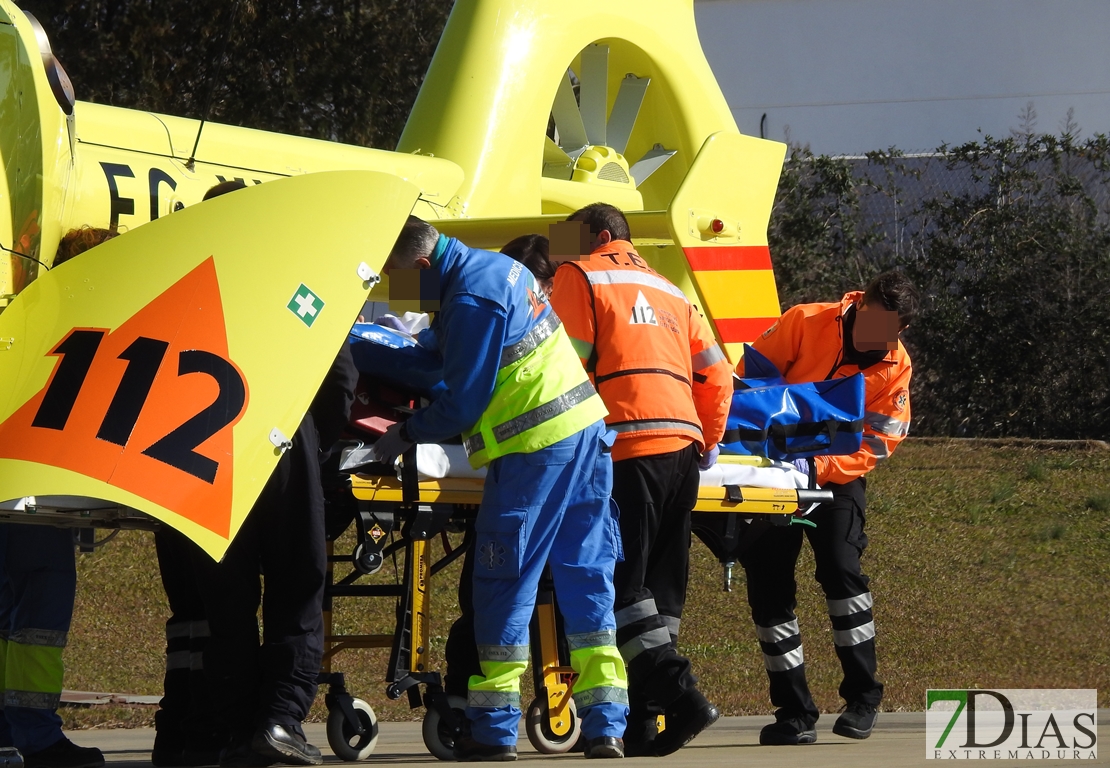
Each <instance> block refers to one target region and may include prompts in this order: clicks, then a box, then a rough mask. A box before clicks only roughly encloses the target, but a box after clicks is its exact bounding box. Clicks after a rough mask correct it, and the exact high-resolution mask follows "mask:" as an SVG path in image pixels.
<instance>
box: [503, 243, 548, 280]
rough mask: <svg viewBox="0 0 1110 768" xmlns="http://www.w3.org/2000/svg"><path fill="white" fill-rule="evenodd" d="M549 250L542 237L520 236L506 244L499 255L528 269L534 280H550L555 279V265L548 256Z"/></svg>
mask: <svg viewBox="0 0 1110 768" xmlns="http://www.w3.org/2000/svg"><path fill="white" fill-rule="evenodd" d="M549 248H550V245H549V243H548V240H547V238H546V237H544V236H543V235H521V236H520V237H518V238H516V239H515V240H510V241H509V242H508V243H506V244H505V247H504V248H502V249H501V253H503V254H505V255H506V256H510V257H512V258H514V259H516V260H517V261H519V262H520V263H521V264H523V265H524V266H526V267H528V271H529V272H531V273H532V274H533V275H535V277H536V280H551V279H553V278H554V277H555V265H554V264H552V263H551V258H550V256H549V255H548V254H549Z"/></svg>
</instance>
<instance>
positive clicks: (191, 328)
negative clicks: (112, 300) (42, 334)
mask: <svg viewBox="0 0 1110 768" xmlns="http://www.w3.org/2000/svg"><path fill="white" fill-rule="evenodd" d="M78 331H82V332H83V335H82V337H81V339H80V341H81V342H82V343H85V342H87V344H86V346H85V349H86V350H91V349H92V348H93V346H95V350H96V351H95V356H94V357H92V362H91V365H88V366H87V372H86V373H85V375H84V378H83V380H80V379H79V378H74V376H73V375H72V368H73V366H74V365H78V366H80V363H79V362H75V361H68V362H70V363H71V365H70V368H69V369H68V370H67V373H66V374H64V375H62V374H60V371H62V366H63V364H64V363H66V362H67V360H66V359H65V358H66V356H68V355H69V354H71V352H69V351H65V350H73V349H75V348H76V345H75V344H73V343H68V344H66V345H63V342H66V341H67V340H68V339H70V338H71V337H72V336H73V335H74V334H75V333H76V332H78ZM97 334H100V338H99V344H98V345H96V339H97ZM59 347H64V349H63V350H59ZM48 354H51V355H55V356H58V358H59V360H58V362H56V363H55V367H54V372H53V374H52V375H51V378H50V381H49V382H48V383H47V385H46V386H45V387H43V389H42V390H41V391H39V392H38V393H37V394H35V395H34V396H33V397H31V398H30V399H29V400H28V401H27V402H26V403H24V404H23V405H22V406H21V407H20V408H19V410H17V411H16V412H15V413H13V414H12V415H11V416H10V417H9V418H8V419H7V420H6V421H5V422H4V423H3V424H0V457H4V458H11V459H21V460H25V461H34V462H38V463H40V464H49V465H51V466H55V467H61V468H64V469H68V470H72V471H74V472H78V473H80V474H82V475H86V476H88V477H92V478H95V479H97V480H102V481H104V482H106V483H108V484H110V485H113V486H116V487H117V488H121V489H123V490H125V491H128V492H130V493H134V494H136V495H138V496H141V497H142V498H144V499H147V500H149V501H152V502H154V503H155V504H158V505H160V506H163V507H166V508H168V509H171V510H173V511H174V512H176V513H177V514H179V515H181V516H182V517H185V518H187V519H189V520H192V521H193V522H195V523H197V524H198V525H201V526H203V527H204V528H206V529H208V530H210V531H212V532H213V533H216V534H218V535H220V536H223V537H224V538H227V537H228V534H229V532H230V529H231V498H232V472H233V467H232V464H233V456H234V453H233V445H232V428H233V427H234V425H235V423H236V422H237V421H238V420H239V418H241V417H242V415H243V413H244V412H245V411H246V402H247V389H246V381H245V379H244V378H243V375H242V373H241V372H240V371H239V370H238V368H236V367H235V365H234V363H232V362H231V361H230V360H229V359H228V349H227V334H226V331H225V328H224V313H223V305H222V303H221V301H220V286H219V281H218V279H217V277H216V267H215V262H214V261H213V259H212V258H211V257H209V258H208V259H207V260H206V261H205V262H203V263H202V264H200V265H199V266H198V267H196V268H195V269H194V270H193V271H192V272H190V273H189V274H187V275H185V276H184V277H183V278H181V279H180V280H178V281H177V282H176V283H175V284H173V285H172V286H170V287H169V288H168V289H166V290H165V291H164V292H163V293H162V294H161V295H159V296H158V297H157V298H155V299H154V300H153V301H151V302H150V303H149V304H147V305H146V306H145V307H143V308H142V309H140V310H139V311H138V312H136V313H135V314H134V315H132V316H131V317H130V318H129V319H128V320H127V321H126V322H124V323H123V324H122V325H120V326H119V327H118V328H116V329H115V330H113V331H111V332H106V331H103V330H97V329H91V330H90V329H82V328H74V329H72V330H71V331H69V332H68V333H66V334H65V335H64V336H63V337H62V338H61V339H59V343H58V345H56V346H55V348H54V349H53V350H52V351H51V352H50V353H48ZM72 354H73V355H74V358H75V359H76V358H79V357H80V355H78V354H77V353H75V352H73V353H72ZM121 356H122V357H121ZM198 363H199V365H198ZM198 368H199V369H200V370H197V369H198ZM190 370H194V371H196V372H189V371H190ZM63 379H65V380H66V381H68V382H69V389H70V390H76V391H77V394H76V397H75V398H73V397H70V398H68V399H67V398H66V397H64V396H62V397H59V396H58V393H59V392H60V391H62V390H65V389H66V386H65V382H64V381H63ZM75 382H79V389H78V388H77V385H76V384H75ZM52 386H55V387H56V389H55V392H54V393H53V394H52V398H51V399H50V401H49V402H48V409H47V410H49V411H50V412H49V413H44V414H40V410H41V409H42V406H43V401H44V398H46V395H47V392H48V391H49V390H50V389H51V387H52ZM59 400H61V401H65V402H67V403H70V404H71V408H70V410H69V411H68V416H66V415H65V413H66V412H65V410H64V408H63V409H62V410H60V411H59V410H57V408H56V406H57V404H58V402H59ZM109 412H111V414H112V415H111V416H109ZM201 412H205V413H206V417H205V418H204V419H200V420H198V422H199V423H197V422H194V423H193V426H192V428H189V427H185V428H183V427H182V425H186V424H187V422H190V420H191V419H193V417H194V416H196V415H197V414H199V413H201ZM36 417H38V423H39V426H36V425H35V422H36ZM47 423H49V424H51V426H43V424H47ZM120 425H123V427H122V428H121V427H120ZM112 427H114V429H113V428H112ZM168 435H169V436H170V437H167V436H168ZM163 439H164V440H163ZM160 441H161V443H160ZM120 443H122V445H121V444H120ZM156 444H159V445H162V446H163V450H161V451H159V450H157V449H156V448H155V447H153V446H156ZM151 454H153V455H151ZM155 456H158V457H159V458H155Z"/></svg>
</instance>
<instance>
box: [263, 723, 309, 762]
mask: <svg viewBox="0 0 1110 768" xmlns="http://www.w3.org/2000/svg"><path fill="white" fill-rule="evenodd" d="M300 730H301V729H300V728H297V727H286V726H284V725H279V724H278V723H270V724H269V725H267V726H265V727H263V728H259V729H258V730H257V731H255V732H254V737H253V738H252V739H251V749H253V750H254V751H255V752H257V753H258V754H260V755H263V756H265V757H269V758H273V760H274V761H275V762H279V763H289V764H290V765H320V764H321V763H323V762H324V757H323V755H321V754H320V750H318V749H317V748H316V747H314V746H312V745H311V744H309V743H308V741H307V740H306V739H305V737H304V735H303V734H301V732H300Z"/></svg>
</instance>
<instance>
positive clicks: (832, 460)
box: [736, 291, 912, 484]
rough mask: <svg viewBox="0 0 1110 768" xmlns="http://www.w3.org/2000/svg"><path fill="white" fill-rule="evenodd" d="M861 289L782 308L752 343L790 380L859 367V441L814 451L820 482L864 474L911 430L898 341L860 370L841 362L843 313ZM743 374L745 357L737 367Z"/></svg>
mask: <svg viewBox="0 0 1110 768" xmlns="http://www.w3.org/2000/svg"><path fill="white" fill-rule="evenodd" d="M862 300H863V291H852V292H851V293H846V294H844V298H843V299H841V300H840V302H839V303H836V304H833V303H829V304H799V305H798V306H796V307H791V308H790V309H788V310H786V312H785V313H784V314H783V316H782V317H780V318H779V320H778V322H777V323H775V324H774V325H772V326H771V327H770V328H768V329H767V330H766V331H765V332H764V333H763V335H762V336H761V337H760V338H758V339H756V340H755V342H753V343H752V346H753V347H754V348H755V349H757V350H758V351H759V352H760V353H762V354H763V355H765V356H766V357H767V358H768V359H769V360H770V361H771V362H772V363H774V364H775V365H776V366H777V367H778V369H779V370H780V371H781V372H782V375H783V378H785V379H786V380H787V382H789V383H791V384H800V383H803V382H809V381H822V380H824V379H836V378H842V377H844V376H851V375H852V374H854V373H859V372H860V371H861V370H862V371H863V378H864V398H865V413H864V419H863V445H861V446H860V449H859V450H858V451H856V452H855V453H853V454H851V455H850V456H817V457H816V458H815V462H816V469H817V482H818V483H822V484H823V483H847V482H849V481H851V480H854V479H855V478H857V477H862V476H863V475H866V474H867V473H868V472H870V471H871V470H872V469H874V468H875V465H876V464H878V463H879V462H880V461H882V460H883V459H885V458H886V457H887V456H889V455H890V454H891V453H893V452H894V449H895V448H897V447H898V444H899V443H900V442H902V439H903V438H905V436H906V434H907V433H908V432H909V429H910V389H909V387H910V374H911V373H912V367H911V365H910V357H909V355H908V354H906V348H905V347H904V346H902V342H901V341H899V342H898V348H897V349H895V350H893V351H890V352H887V354H886V356H885V357H883V358H882V359H881V360H879V361H878V362H877V363H875V364H874V365H869V366H867V367H866V368H863V369H861V368H860V367H859V366H857V365H854V364H852V363H848V362H845V361H844V333H843V323H844V315H845V313H846V312H847V311H848V310H849V308H850V307H851V306H852V305H853V304H855V303H856V302H859V301H862ZM736 372H737V373H738V374H740V375H741V376H743V375H744V361H743V360H741V361H740V364H739V365H737V366H736Z"/></svg>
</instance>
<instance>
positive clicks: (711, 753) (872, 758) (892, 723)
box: [69, 709, 1110, 768]
mask: <svg viewBox="0 0 1110 768" xmlns="http://www.w3.org/2000/svg"><path fill="white" fill-rule="evenodd" d="M835 719H836V717H835V715H825V716H823V717H822V718H821V721H820V722H819V723H818V725H817V743H816V744H808V745H804V746H797V747H761V746H759V729H760V728H762V727H763V726H764V725H765V724H766V723H767V722H769V721H770V718H769V717H722V718H721V719H720V720H719V721H718V722H717V723H716V724H715V725H714V726H713V727H712V728H710V729H708V730H707V731H705V732H704V733H703V734H701V735H700V736H699V737H698V738H697V739H696V740H694V741H693V742H692V743H691V744H690V745H689V746H687V747H686V748H685V749H682V750H681V751H679V752H677V753H676V754H674V755H671V756H670V757H667V758H661V759H660V758H635V759H634V760H633V762H634V763H635V764H637V765H640V764H642V765H644V766H648V765H662V764H664V763H665V764H667V765H668V766H673V767H674V768H717V767H718V766H720V767H722V768H723V767H724V766H728V767H729V768H733V767H734V766H743V768H779V767H785V766H790V767H791V768H794V767H796V766H799V765H803V766H806V768H890V766H897V768H911V767H912V766H922V767H923V768H924V767H929V768H936V766H937V765H940V764H941V763H939V761H934V760H926V759H925V714H924V713H923V712H904V713H903V712H884V713H882V714H881V715H880V717H879V723H878V725H877V726H876V728H875V732H874V733H873V734H872V736H871V738H870V739H867V740H866V741H852V740H850V739H843V738H840V737H839V736H835V735H833V733H832V724H833V721H834V720H835ZM1108 724H1110V710H1105V709H1103V710H1099V728H1098V735H1099V741H1102V740H1103V739H1104V738H1105V737H1106V736H1107V734H1110V727H1108ZM305 732H306V734H307V735H308V738H309V741H311V742H312V743H313V744H316V745H317V746H318V747H320V749H321V750H323V752H324V755H325V763H326V764H329V765H335V764H338V763H339V760H338V759H337V758H336V757H334V756H333V755H332V754H331V751H330V750H329V749H328V746H327V736H326V735H325V728H324V726H323V725H321V724H313V725H309V726H307V727H306V728H305ZM522 734H523V730H522ZM69 735H70V737H71V738H72V739H73V740H74V741H76V742H77V743H78V744H80V745H82V746H95V747H100V748H101V749H102V750H104V754H105V757H106V758H107V760H108V762H109V764H110V768H130V766H135V768H139V766H149V765H150V747H151V744H152V743H153V742H154V731H153V730H152V729H149V728H137V729H133V730H103V731H102V730H91V731H78V732H73V733H70V734H69ZM519 750H520V760H524V761H537V760H547V761H559V762H560V763H564V764H565V763H566V762H567V761H579V760H582V755H581V754H574V755H541V754H539V753H537V752H536V751H535V750H534V749H532V746H531V745H530V744H529V743H528V741H527V739H526V738H524V736H523V735H522V736H521V740H520V745H519ZM367 762H368V763H388V764H390V765H398V766H399V765H408V764H413V765H416V764H424V765H428V764H436V763H438V762H439V761H438V760H436V759H435V758H434V757H432V756H431V755H430V754H429V753H428V751H427V749H426V748H425V747H424V742H423V740H422V738H421V735H420V723H412V722H409V723H382V724H381V730H380V733H379V736H378V744H377V747H376V749H375V750H374V753H373V754H372V755H371V756H370V758H369V760H367ZM1018 764H1019V763H1017V762H1016V761H1012V760H996V761H989V762H987V763H984V765H990V766H1003V765H1006V766H1011V765H1018ZM1020 765H1024V766H1056V765H1070V766H1088V765H1103V766H1105V765H1110V745H1106V746H1103V749H1102V751H1101V752H1100V754H1099V759H1098V760H1097V761H1075V760H1036V761H1022V762H1021V763H1020Z"/></svg>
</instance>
